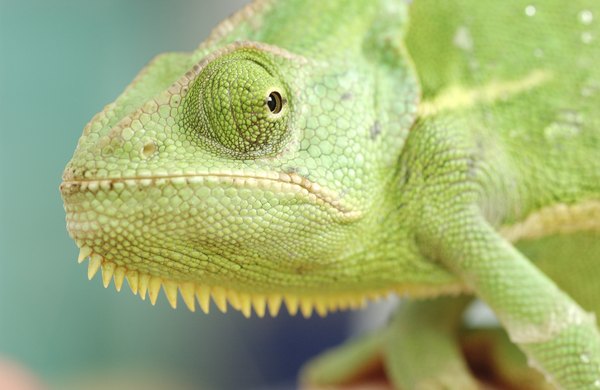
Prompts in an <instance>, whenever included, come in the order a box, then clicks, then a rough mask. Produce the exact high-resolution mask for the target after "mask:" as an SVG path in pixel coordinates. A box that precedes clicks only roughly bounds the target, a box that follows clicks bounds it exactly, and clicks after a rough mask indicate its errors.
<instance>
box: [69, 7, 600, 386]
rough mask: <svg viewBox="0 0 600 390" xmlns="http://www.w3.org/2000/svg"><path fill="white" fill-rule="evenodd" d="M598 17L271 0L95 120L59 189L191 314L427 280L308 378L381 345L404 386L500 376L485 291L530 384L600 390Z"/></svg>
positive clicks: (341, 367)
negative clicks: (477, 323) (469, 329)
mask: <svg viewBox="0 0 600 390" xmlns="http://www.w3.org/2000/svg"><path fill="white" fill-rule="evenodd" d="M597 18H600V5H599V4H598V2H596V1H593V0H574V1H570V2H564V1H559V0H546V1H544V2H530V0H527V1H521V0H514V1H510V2H500V1H492V0H452V1H445V2H440V1H434V0H414V1H401V0H374V1H352V0H348V1H345V0H338V1H327V2H324V1H316V0H315V1H313V0H303V1H300V0H287V1H274V0H258V1H254V2H253V3H251V4H249V5H248V6H246V7H245V8H243V9H242V10H240V11H239V12H237V13H236V14H234V15H232V16H231V17H230V18H228V19H226V20H225V21H223V22H222V23H221V24H220V25H218V26H217V27H216V28H215V29H214V31H213V32H212V34H211V35H210V36H209V38H208V39H206V40H205V41H204V42H203V43H202V44H200V46H199V47H198V48H197V49H196V50H194V51H192V52H189V53H166V54H162V55H159V56H158V57H156V58H155V59H154V60H153V61H151V63H150V64H149V65H148V66H147V67H146V68H145V69H143V70H142V71H141V72H140V73H139V75H138V76H137V77H136V78H135V80H134V81H133V82H132V83H131V84H130V85H129V86H128V87H127V88H126V89H125V91H124V92H123V93H122V94H121V95H120V96H119V97H118V98H117V99H116V100H115V101H114V102H113V103H110V104H108V105H107V106H106V107H105V108H104V109H103V110H102V111H101V112H100V113H98V114H97V115H96V116H94V117H93V118H92V119H91V121H90V122H89V123H88V124H87V125H86V126H85V128H84V130H83V135H82V136H81V138H80V139H79V142H78V144H77V148H76V150H75V153H74V155H73V157H72V159H71V160H70V162H69V163H68V164H67V166H66V168H65V170H64V173H63V176H62V183H61V185H60V191H61V194H62V198H63V201H64V207H65V210H66V221H67V230H68V232H69V234H70V236H71V237H72V238H73V239H74V241H75V242H76V244H77V246H78V247H79V248H80V254H79V262H82V261H83V260H84V259H87V258H89V263H88V264H89V266H88V276H89V278H90V279H91V278H92V277H93V276H94V275H95V274H96V273H97V271H98V270H99V269H102V279H103V282H104V284H105V286H108V285H109V284H110V282H111V281H112V280H113V279H114V285H115V287H116V289H117V290H120V289H121V287H122V285H123V282H124V280H125V279H127V281H128V284H129V285H130V287H131V290H132V291H133V293H135V294H139V295H140V296H141V298H142V299H145V298H146V297H148V298H149V300H150V301H151V302H152V304H154V303H155V302H156V300H157V297H158V295H159V292H160V290H161V288H162V289H163V290H164V293H165V295H166V298H167V300H168V301H169V303H170V304H171V305H172V306H173V307H176V305H177V301H178V293H179V294H181V299H182V301H183V302H184V303H185V305H187V307H188V308H189V309H190V310H192V311H194V310H195V308H196V305H198V306H199V307H200V308H201V309H202V310H203V311H205V312H208V311H209V308H210V300H211V298H212V300H213V301H214V305H215V306H216V307H217V308H219V309H220V310H222V311H226V310H227V308H228V307H231V308H233V309H235V310H239V311H241V312H242V313H243V314H244V315H245V316H250V315H251V313H252V312H253V311H254V312H255V314H256V315H257V316H259V317H262V316H264V315H265V314H266V313H267V312H269V313H270V314H271V315H273V316H275V315H277V313H278V312H279V310H280V308H281V307H282V304H285V306H286V307H287V310H288V311H289V312H290V313H291V314H296V313H301V314H303V315H304V316H310V315H311V314H312V313H313V312H314V313H317V314H318V315H325V314H326V313H328V312H331V311H335V310H344V309H351V308H358V307H361V306H362V305H364V303H365V302H366V301H368V300H373V299H377V298H379V297H382V296H386V295H388V294H395V295H400V296H403V297H408V299H407V301H406V302H405V303H403V304H401V305H400V307H399V308H398V312H397V313H396V314H394V316H393V318H392V319H391V320H390V323H389V324H388V325H387V326H386V327H385V328H384V329H382V330H380V331H377V332H374V333H373V334H372V335H367V336H364V337H363V338H360V339H358V340H356V341H350V342H349V343H348V344H344V345H343V346H341V347H340V348H339V349H337V350H333V351H331V352H328V353H326V354H325V355H323V356H322V357H320V358H317V359H316V360H314V361H313V362H312V363H309V365H308V366H307V368H306V369H305V370H304V371H303V374H302V378H303V379H302V381H303V383H305V384H308V385H315V386H330V385H331V386H333V385H340V386H341V385H343V384H344V383H348V381H350V380H351V378H353V377H355V376H356V374H357V373H358V372H361V371H364V370H365V367H367V366H368V365H369V364H371V362H372V361H373V359H375V358H377V359H379V360H382V364H383V366H384V369H385V373H386V376H387V377H388V378H389V381H390V383H391V385H392V386H394V387H396V388H400V389H413V388H414V389H427V388H446V389H455V388H456V389H468V388H477V386H479V385H480V382H478V380H477V379H476V378H475V377H474V373H473V370H471V369H470V368H469V365H468V361H467V357H466V355H465V353H463V352H464V348H463V346H462V344H461V341H460V334H461V332H462V329H464V327H465V324H464V321H463V313H464V311H465V309H466V307H467V306H468V305H469V304H470V302H471V301H472V299H474V298H477V299H479V300H481V301H483V302H485V304H487V305H488V306H489V308H490V309H491V310H492V311H493V312H494V314H495V315H496V316H497V318H498V321H499V323H500V325H501V327H502V329H503V330H504V331H505V332H506V333H505V334H506V335H507V336H506V339H507V340H509V341H508V342H506V344H502V343H501V342H500V341H497V339H496V338H494V337H492V336H490V335H485V334H484V335H483V336H482V337H483V338H484V340H488V341H489V342H491V343H492V344H491V345H499V346H501V345H508V346H509V347H511V348H515V350H516V351H517V352H518V353H520V354H521V358H522V361H521V363H519V364H521V365H522V366H523V367H524V369H527V370H529V371H531V372H533V373H535V374H536V375H539V378H541V380H540V381H538V382H536V384H535V385H532V386H530V387H529V388H533V387H538V386H539V388H552V387H556V388H563V389H598V388H600V334H599V330H598V322H597V320H596V314H597V313H599V312H600V283H598V280H597V278H598V275H600V259H599V258H598V257H599V254H600V251H599V250H598V249H597V248H598V244H599V242H600V240H598V238H599V232H600V111H599V110H598V108H599V107H600V67H599V66H598V63H599V62H600V21H598V20H596V19H597ZM499 348H504V347H499ZM476 349H477V348H476ZM479 349H482V348H479ZM480 352H481V351H480ZM482 353H485V351H483V352H482ZM499 356H500V355H499ZM501 363H502V362H500V363H498V364H501ZM511 364H512V363H511ZM523 383H524V382H521V383H520V385H521V386H523ZM515 386H516V387H518V383H517V385H515ZM546 386H547V387H546Z"/></svg>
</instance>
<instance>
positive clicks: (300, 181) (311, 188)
mask: <svg viewBox="0 0 600 390" xmlns="http://www.w3.org/2000/svg"><path fill="white" fill-rule="evenodd" d="M203 182H213V183H214V182H222V183H229V184H234V185H236V186H240V187H242V186H244V187H250V188H256V189H262V190H269V191H275V192H277V191H281V192H285V191H286V190H287V191H288V192H293V193H296V194H299V195H302V196H304V197H306V198H308V199H309V200H311V201H313V202H315V203H319V204H324V205H326V206H329V207H330V208H333V209H334V210H336V212H338V213H339V214H341V215H342V216H344V217H345V218H350V219H355V218H357V217H359V216H360V212H358V211H355V210H352V209H351V208H350V207H348V206H346V205H344V204H343V202H342V201H341V200H340V197H339V195H338V194H337V193H336V192H335V191H332V190H329V189H327V188H324V187H322V186H320V185H319V184H317V183H315V182H312V181H310V180H309V179H307V178H306V177H303V176H301V175H299V174H297V173H277V172H273V173H268V174H266V175H260V174H251V175H249V174H245V173H238V172H230V173H189V174H185V173H181V174H173V175H156V174H154V175H153V174H148V175H139V176H128V177H115V178H82V179H77V180H69V179H65V180H63V182H62V183H61V184H60V191H61V192H62V193H70V192H76V191H91V192H97V191H99V190H103V191H109V190H113V189H119V187H121V189H122V188H125V187H137V186H144V187H148V186H152V185H164V184H169V183H170V184H175V185H185V184H200V183H203Z"/></svg>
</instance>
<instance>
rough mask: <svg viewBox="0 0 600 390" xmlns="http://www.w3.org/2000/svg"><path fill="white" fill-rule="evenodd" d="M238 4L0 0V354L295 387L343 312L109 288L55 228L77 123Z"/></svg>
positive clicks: (44, 362) (135, 372)
mask: <svg viewBox="0 0 600 390" xmlns="http://www.w3.org/2000/svg"><path fill="white" fill-rule="evenodd" d="M242 3H244V2H243V1H226V2H225V1H220V2H218V1H211V2H207V1H173V2H168V1H148V0H134V1H117V0H108V1H106V0H103V1H67V0H62V1H58V0H57V1H44V0H32V1H12V0H0V359H9V360H11V361H16V362H18V363H19V364H21V365H23V366H25V367H27V368H28V369H29V370H31V371H32V372H33V373H35V374H36V375H37V376H39V377H40V378H41V380H42V381H43V382H44V383H46V384H47V385H48V386H49V388H53V389H78V390H85V389H108V388H110V389H137V388H140V389H142V388H143V389H167V388H168V389H204V388H208V389H213V388H216V389H227V388H232V389H235V388H265V389H266V388H288V387H290V388H291V387H293V384H294V377H295V372H296V370H297V369H298V367H299V365H300V362H301V361H303V360H305V359H306V358H307V357H308V356H310V355H313V354H315V353H317V351H319V350H321V349H322V348H323V347H324V346H327V345H333V344H336V343H338V342H340V341H341V339H342V338H343V337H344V335H345V329H346V327H345V326H344V323H345V319H346V317H345V316H344V315H337V316H335V315H334V316H330V317H328V318H327V319H326V320H322V319H311V320H310V321H306V320H303V319H301V318H298V319H290V318H289V317H287V316H286V315H283V316H281V317H278V318H277V319H265V320H257V319H251V320H244V319H243V318H242V317H241V315H239V314H238V313H230V314H227V315H222V314H220V313H216V311H215V310H214V309H215V308H214V307H213V313H211V315H208V316H206V315H204V314H201V313H189V312H188V311H187V310H185V309H178V310H175V311H174V310H172V309H171V308H170V307H169V306H168V304H167V302H166V299H165V298H164V295H163V294H162V292H161V296H160V297H159V301H158V303H157V307H152V306H151V305H150V304H149V302H147V301H145V302H142V301H140V299H139V298H138V297H136V296H134V295H133V294H131V293H130V291H129V287H128V286H124V287H123V291H122V292H121V293H116V292H115V291H114V287H113V286H112V285H111V286H109V288H108V290H105V289H104V288H103V287H102V285H101V280H100V278H99V277H96V279H94V280H93V281H92V282H89V281H88V280H87V276H86V272H87V267H86V265H77V263H76V258H77V250H76V247H75V245H74V243H73V242H72V241H71V240H70V238H69V237H68V235H67V233H66V230H65V223H64V211H63V207H62V201H61V199H60V195H59V191H58V185H59V183H60V177H61V173H62V169H63V167H64V165H65V164H66V163H67V161H68V160H69V159H70V157H71V155H72V153H73V150H74V149H75V145H76V142H77V139H78V138H79V136H80V134H81V130H82V129H83V127H84V125H85V124H86V122H87V121H88V120H89V119H90V118H91V117H92V116H93V115H94V114H95V113H96V112H97V111H99V110H101V108H102V107H103V106H104V105H105V104H107V103H109V102H111V101H112V100H114V99H115V98H116V97H117V95H118V94H119V93H120V92H121V91H122V90H123V88H124V87H125V86H126V85H127V84H128V83H129V82H130V81H131V79H132V78H133V77H134V76H135V74H136V73H137V72H138V71H139V70H140V69H141V68H142V67H143V66H144V65H145V64H146V63H147V62H148V61H149V60H150V59H151V58H152V57H153V56H155V55H156V54H158V53H161V52H164V51H179V50H184V51H188V50H192V49H194V48H195V47H196V46H197V45H198V44H199V43H200V42H201V41H202V40H203V39H204V38H205V37H206V36H207V35H208V33H209V31H210V30H211V29H212V28H213V27H214V26H215V25H216V24H217V23H218V22H219V21H220V20H222V19H223V18H225V17H226V16H227V15H228V14H230V13H231V12H232V11H233V10H235V9H237V8H239V7H240V6H241V4H242ZM86 264H87V263H86ZM278 386H281V387H278Z"/></svg>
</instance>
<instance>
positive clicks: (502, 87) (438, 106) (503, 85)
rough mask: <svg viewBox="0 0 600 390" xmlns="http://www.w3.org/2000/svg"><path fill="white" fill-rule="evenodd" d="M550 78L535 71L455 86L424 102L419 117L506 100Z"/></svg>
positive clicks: (540, 71) (550, 74)
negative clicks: (517, 76)
mask: <svg viewBox="0 0 600 390" xmlns="http://www.w3.org/2000/svg"><path fill="white" fill-rule="evenodd" d="M551 77H552V73H551V72H550V71H548V70H544V69H535V70H533V71H531V72H530V73H529V74H528V75H527V76H525V77H523V78H520V79H517V80H509V81H491V82H489V83H488V84H486V85H483V86H480V87H475V88H464V87H462V86H460V85H455V86H452V87H449V88H447V89H445V90H444V91H442V92H440V93H439V94H438V95H437V96H436V97H435V98H434V99H432V100H429V101H424V102H422V103H421V104H420V106H419V115H420V116H421V117H425V116H430V115H434V114H435V113H438V112H440V111H453V110H460V109H465V108H469V107H472V106H474V105H475V104H478V103H493V102H494V101H497V100H502V99H507V98H509V97H511V96H513V95H516V94H519V93H522V92H525V91H528V90H531V89H533V88H535V87H538V86H540V85H542V84H544V83H545V82H547V81H548V80H550V79H551Z"/></svg>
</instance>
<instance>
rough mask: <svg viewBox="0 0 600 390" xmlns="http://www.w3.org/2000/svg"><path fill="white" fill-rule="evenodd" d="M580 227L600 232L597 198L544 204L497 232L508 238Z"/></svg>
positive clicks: (520, 238)
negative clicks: (573, 202) (576, 201)
mask: <svg viewBox="0 0 600 390" xmlns="http://www.w3.org/2000/svg"><path fill="white" fill-rule="evenodd" d="M580 231H597V232H600V200H587V201H583V202H580V203H576V204H572V205H566V204H562V203H561V204H556V205H552V206H548V207H544V208H542V209H540V210H538V211H536V212H534V213H532V214H530V215H529V216H527V218H525V220H523V221H522V222H518V223H516V224H514V225H510V226H502V227H501V228H500V234H502V236H503V237H504V238H506V239H507V240H509V241H511V242H515V241H519V240H523V239H537V238H541V237H545V236H549V235H552V234H569V233H576V232H580Z"/></svg>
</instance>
